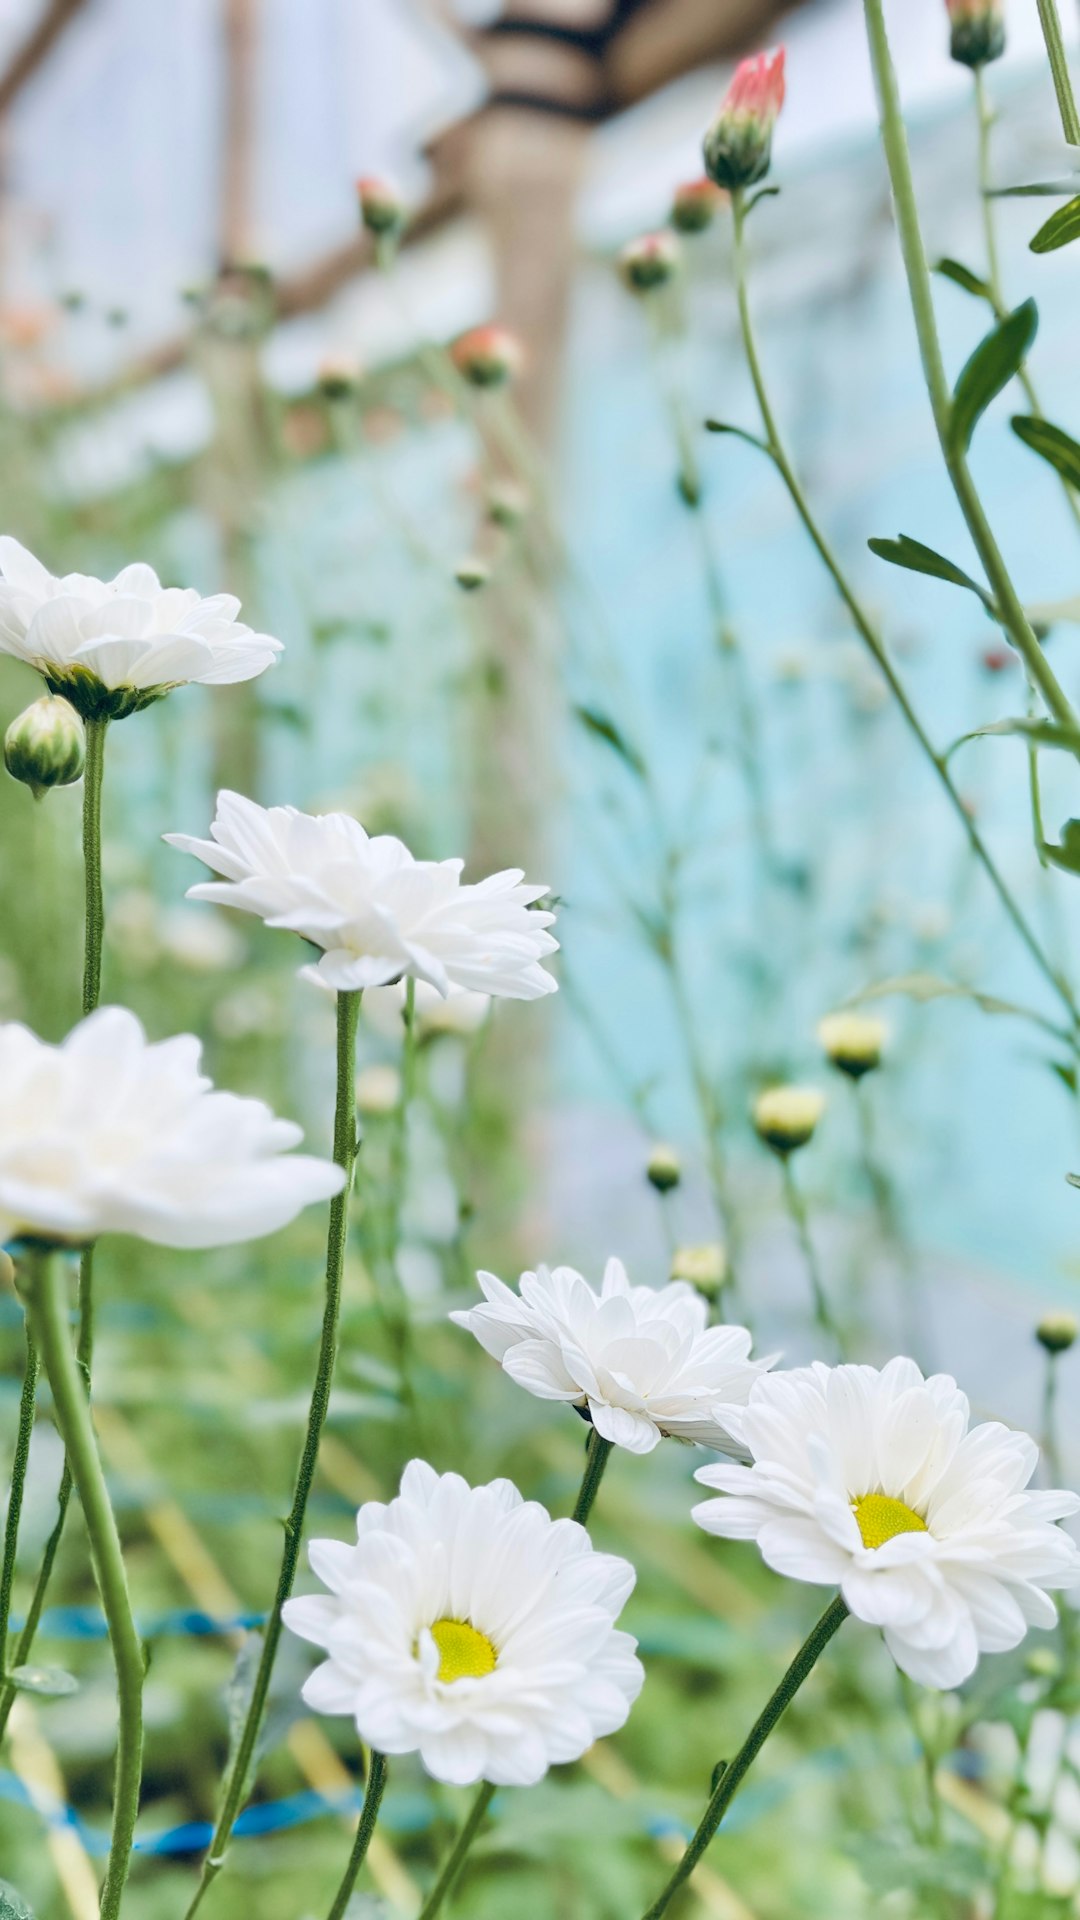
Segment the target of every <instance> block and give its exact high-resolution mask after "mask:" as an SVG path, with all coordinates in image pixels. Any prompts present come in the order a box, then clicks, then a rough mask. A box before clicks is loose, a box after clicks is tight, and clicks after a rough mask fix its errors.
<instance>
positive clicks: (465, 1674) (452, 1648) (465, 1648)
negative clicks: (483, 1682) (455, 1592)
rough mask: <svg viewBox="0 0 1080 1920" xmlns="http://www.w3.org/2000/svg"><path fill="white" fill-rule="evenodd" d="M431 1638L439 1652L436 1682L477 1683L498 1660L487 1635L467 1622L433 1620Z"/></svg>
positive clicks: (489, 1671)
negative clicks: (457, 1681) (460, 1681)
mask: <svg viewBox="0 0 1080 1920" xmlns="http://www.w3.org/2000/svg"><path fill="white" fill-rule="evenodd" d="M431 1637H432V1639H433V1640H434V1642H435V1645H436V1646H437V1647H438V1649H439V1671H438V1674H437V1676H436V1678H437V1679H439V1680H479V1679H480V1678H481V1677H482V1675H484V1674H485V1673H494V1671H495V1665H496V1662H497V1660H498V1657H499V1656H498V1654H497V1653H496V1651H495V1649H494V1647H493V1646H492V1644H491V1641H490V1640H489V1639H488V1637H487V1635H486V1633H480V1632H479V1631H478V1630H477V1628H476V1627H473V1626H470V1625H469V1622H468V1621H467V1620H436V1621H435V1623H434V1625H433V1626H432V1628H431Z"/></svg>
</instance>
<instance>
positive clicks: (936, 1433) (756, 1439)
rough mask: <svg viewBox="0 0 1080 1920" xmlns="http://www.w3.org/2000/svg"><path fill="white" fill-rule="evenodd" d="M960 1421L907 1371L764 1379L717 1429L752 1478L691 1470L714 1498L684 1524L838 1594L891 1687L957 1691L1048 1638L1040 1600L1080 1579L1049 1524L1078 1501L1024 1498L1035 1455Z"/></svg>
mask: <svg viewBox="0 0 1080 1920" xmlns="http://www.w3.org/2000/svg"><path fill="white" fill-rule="evenodd" d="M969 1421H970V1409H969V1407H968V1402H967V1399H966V1397H965V1396H964V1394H962V1393H961V1392H960V1390H959V1388H958V1387H957V1384H956V1382H955V1380H952V1379H950V1378H949V1376H948V1374H942V1373H939V1374H934V1375H933V1376H932V1378H931V1379H929V1380H924V1379H923V1376H922V1374H921V1373H920V1371H919V1369H918V1367H917V1366H916V1365H915V1362H914V1361H913V1360H891V1361H890V1362H889V1365H888V1366H887V1367H885V1368H884V1370H883V1371H882V1372H880V1373H879V1372H878V1371H877V1369H876V1368H874V1367H852V1366H843V1367H831V1368H830V1367H826V1366H823V1365H822V1364H821V1362H820V1361H817V1362H815V1364H814V1365H813V1366H812V1367H799V1368H796V1369H794V1370H793V1371H792V1372H790V1373H779V1374H774V1375H772V1376H769V1377H767V1378H765V1379H762V1380H759V1381H757V1383H756V1384H755V1386H754V1388H753V1390H752V1392H751V1394H750V1398H749V1403H748V1405H747V1406H746V1408H745V1409H744V1410H743V1411H742V1412H738V1411H736V1412H735V1413H734V1414H733V1415H732V1427H733V1431H734V1433H735V1435H736V1437H737V1438H738V1439H740V1440H742V1441H743V1442H744V1443H745V1445H746V1447H747V1448H748V1450H749V1454H750V1458H751V1461H752V1463H753V1464H752V1465H751V1466H749V1467H744V1466H729V1465H720V1464H718V1465H716V1466H710V1467H702V1468H701V1469H700V1471H699V1473H698V1475H697V1478H698V1479H699V1480H700V1481H702V1482H703V1483H704V1485H705V1486H707V1487H713V1488H715V1489H717V1491H718V1492H720V1493H722V1494H724V1495H725V1496H726V1498H724V1499H722V1500H706V1501H704V1502H703V1503H702V1504H701V1505H700V1506H698V1507H695V1509H694V1519H695V1520H696V1521H697V1523H698V1525H699V1526H701V1527H704V1528H705V1530H706V1532H707V1533H716V1534H719V1535H721V1537H722V1538H724V1539H727V1540H756V1541H757V1543H758V1547H759V1548H760V1550H761V1554H762V1558H763V1559H764V1560H765V1561H766V1562H767V1564H768V1565H769V1566H770V1567H773V1568H775V1570H776V1572H777V1573H784V1574H788V1575H790V1576H791V1577H792V1578H793V1579H795V1580H807V1581H809V1582H811V1584H813V1585H815V1586H826V1587H835V1586H838V1587H839V1588H840V1592H841V1594H842V1595H843V1598H844V1600H845V1601H846V1603H847V1605H848V1607H849V1608H850V1610H851V1612H852V1613H853V1614H855V1615H856V1616H857V1617H858V1618H859V1619H860V1620H865V1621H867V1622H868V1623H869V1625H871V1626H875V1627H881V1628H883V1630H884V1634H885V1642H886V1645H887V1646H888V1648H889V1651H890V1653H891V1654H892V1656H893V1658H894V1660H895V1661H896V1663H897V1666H899V1667H900V1668H902V1670H903V1672H904V1673H907V1674H910V1676H911V1678H912V1679H913V1680H917V1681H919V1682H921V1684H922V1685H924V1686H928V1687H941V1688H949V1687H955V1686H958V1685H959V1683H960V1682H961V1681H962V1680H966V1679H967V1677H968V1675H969V1674H970V1673H972V1672H973V1671H974V1669H975V1666H976V1664H977V1661H978V1657H979V1654H980V1653H1004V1652H1007V1651H1008V1649H1009V1648H1011V1647H1015V1646H1018V1645H1019V1643H1020V1641H1021V1640H1022V1639H1023V1638H1024V1635H1025V1634H1026V1633H1027V1630H1028V1628H1029V1627H1033V1626H1037V1627H1052V1626H1054V1624H1055V1622H1056V1620H1057V1610H1056V1608H1055V1606H1054V1603H1053V1601H1051V1600H1050V1599H1049V1598H1048V1597H1047V1592H1046V1589H1048V1588H1055V1587H1071V1586H1075V1585H1076V1584H1077V1582H1078V1581H1080V1553H1078V1551H1077V1548H1076V1546H1075V1544H1074V1542H1073V1541H1072V1540H1070V1538H1069V1537H1068V1535H1067V1534H1065V1533H1063V1532H1062V1531H1061V1529H1060V1528H1059V1527H1057V1526H1055V1525H1054V1524H1053V1523H1054V1522H1055V1521H1056V1520H1061V1519H1064V1518H1065V1517H1066V1515H1068V1514H1073V1513H1076V1512H1077V1511H1078V1510H1080V1500H1078V1499H1077V1496H1076V1495H1075V1494H1072V1493H1061V1492H1050V1493H1042V1492H1038V1493H1032V1492H1028V1491H1027V1487H1028V1483H1029V1481H1030V1479H1031V1476H1032V1474H1033V1473H1034V1471H1035V1466H1036V1463H1037V1461H1038V1457H1039V1450H1038V1448H1037V1446H1036V1445H1035V1442H1034V1441H1033V1440H1030V1439H1029V1438H1028V1436H1027V1435H1026V1434H1024V1433H1013V1432H1011V1431H1010V1429H1009V1428H1008V1427H1004V1426H1000V1425H998V1424H997V1423H996V1422H987V1423H986V1424H984V1425H982V1426H977V1427H969Z"/></svg>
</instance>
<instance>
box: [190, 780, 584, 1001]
mask: <svg viewBox="0 0 1080 1920" xmlns="http://www.w3.org/2000/svg"><path fill="white" fill-rule="evenodd" d="M210 833H211V838H210V839H209V840H197V839H194V838H193V837H192V836H191V835H190V834H185V833H169V834H166V836H165V838H166V839H167V840H168V842H169V844H170V846H174V847H179V848H180V849H181V851H183V852H185V853H193V854H195V856H196V858H197V859H199V860H202V861H203V862H204V864H205V865H206V866H208V867H209V868H210V869H211V871H212V872H214V873H217V874H220V875H221V879H220V880H209V881H206V882H204V883H203V884H202V885H200V886H195V887H192V888H190V890H189V893H190V898H191V899H193V900H216V901H217V902H218V903H219V904H220V905H222V906H228V907H237V908H239V909H240V911H241V912H243V913H253V914H256V915H258V917H259V918H260V919H261V920H264V921H265V922H266V924H267V926H268V927H284V928H286V929H287V930H288V931H290V932H292V933H297V934H300V935H301V936H302V938H303V939H305V940H308V941H310V942H311V944H312V945H313V946H315V947H319V948H321V950H322V959H321V960H320V961H319V962H318V965H317V966H315V967H312V968H309V969H306V971H307V972H308V973H309V974H310V975H312V976H313V977H314V978H316V979H317V980H319V981H320V982H321V983H322V984H323V985H324V986H327V987H330V988H332V989H334V990H335V991H336V992H339V993H343V992H350V991H353V990H355V989H358V988H364V987H379V986H386V985H388V984H389V983H390V982H391V981H394V980H399V979H401V978H402V976H403V975H407V974H411V975H413V976H414V978H416V979H417V980H426V981H427V982H428V983H429V984H430V985H431V986H433V987H434V988H436V990H437V991H438V992H439V993H440V994H449V992H450V989H451V987H462V988H465V989H467V990H468V991H469V992H471V993H485V994H492V995H495V996H498V997H501V998H503V999H508V1000H535V999H538V998H539V997H540V996H541V995H542V994H545V993H554V991H555V986H556V982H555V980H554V978H553V977H552V975H551V974H550V973H547V972H545V970H544V968H543V967H542V966H541V965H540V961H541V959H542V957H543V956H544V955H546V954H549V953H553V952H554V951H555V949H556V947H557V945H558V942H557V941H556V940H554V939H553V938H552V936H551V934H550V933H548V932H547V928H548V927H549V926H550V925H551V923H552V921H553V919H554V915H553V914H551V913H547V912H545V911H543V910H542V909H538V908H536V907H534V905H533V903H534V901H537V900H540V899H542V898H543V896H544V894H545V893H547V891H548V889H547V887H546V886H532V885H529V884H528V883H526V882H525V881H524V878H523V875H522V874H521V873H520V872H519V871H518V870H516V869H514V870H511V871H508V872H506V873H495V874H492V875H491V876H490V878H489V879H487V880H481V881H479V882H477V883H476V884H473V885H463V884H462V880H461V870H462V866H463V864H464V863H463V862H462V861H461V860H416V859H414V858H413V855H412V854H411V853H410V852H409V850H408V848H407V847H406V846H404V845H403V844H402V842H401V841H400V840H397V839H395V838H394V837H393V836H392V835H391V834H380V835H377V836H376V837H374V838H372V837H370V836H369V835H368V834H366V833H365V831H364V829H363V827H362V826H360V825H359V823H358V822H357V821H356V820H353V819H352V818H351V817H350V816H349V815H348V814H345V813H324V814H310V813H301V812H299V811H298V809H297V808H296V807H260V806H258V805H257V804H256V803H255V801H254V800H246V799H244V798H243V796H242V795H241V794H238V793H221V794H219V795H218V806H217V814H216V816H215V819H214V821H213V824H212V825H211V828H210Z"/></svg>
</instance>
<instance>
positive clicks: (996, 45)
mask: <svg viewBox="0 0 1080 1920" xmlns="http://www.w3.org/2000/svg"><path fill="white" fill-rule="evenodd" d="M945 5H946V7H947V9H948V13H949V24H950V27H951V29H952V41H951V45H950V49H949V51H950V52H951V54H952V57H953V59H954V60H959V61H960V62H961V63H962V64H963V65H964V66H965V67H982V66H985V65H986V62H987V61H988V60H999V59H1000V58H1001V55H1002V54H1003V53H1004V51H1005V13H1004V7H1003V0H945Z"/></svg>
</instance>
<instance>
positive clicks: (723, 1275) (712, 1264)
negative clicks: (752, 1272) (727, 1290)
mask: <svg viewBox="0 0 1080 1920" xmlns="http://www.w3.org/2000/svg"><path fill="white" fill-rule="evenodd" d="M671 1278H672V1279H673V1280H687V1281H689V1283H690V1285H691V1286H692V1287H696V1288H697V1290H698V1292H699V1293H700V1294H703V1295H704V1297H705V1299H706V1300H715V1299H716V1296H717V1294H718V1293H719V1292H720V1289H721V1288H722V1287H723V1286H724V1285H725V1284H726V1282H727V1279H728V1258H727V1254H726V1253H725V1251H724V1249H723V1247H722V1246H721V1245H720V1242H719V1241H718V1240H709V1241H706V1242H705V1244H704V1245H703V1246H700V1247H678V1248H676V1250H675V1252H674V1254H673V1255H672V1259H671Z"/></svg>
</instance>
